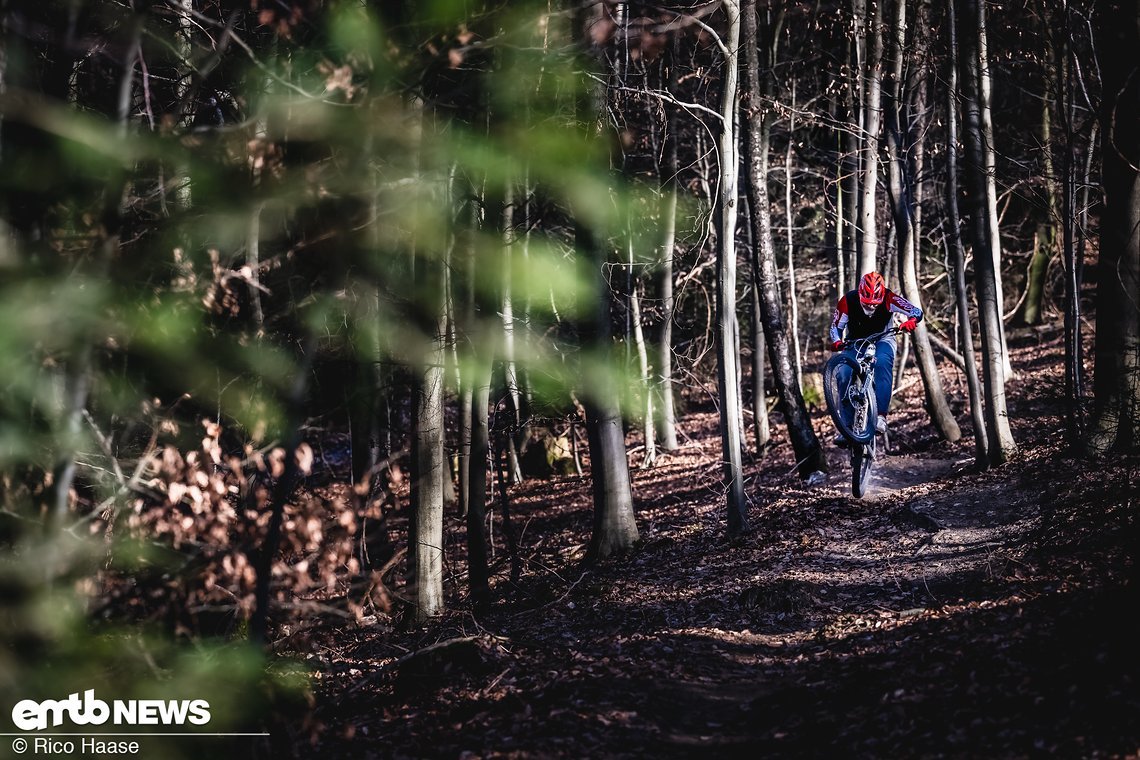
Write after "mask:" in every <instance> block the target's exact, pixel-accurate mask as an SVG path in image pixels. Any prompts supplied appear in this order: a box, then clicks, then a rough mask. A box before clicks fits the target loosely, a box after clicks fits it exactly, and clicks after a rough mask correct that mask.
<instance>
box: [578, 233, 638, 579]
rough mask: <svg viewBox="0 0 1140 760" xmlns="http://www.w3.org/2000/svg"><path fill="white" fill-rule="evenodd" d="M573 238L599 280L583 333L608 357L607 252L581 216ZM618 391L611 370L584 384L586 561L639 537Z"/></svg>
mask: <svg viewBox="0 0 1140 760" xmlns="http://www.w3.org/2000/svg"><path fill="white" fill-rule="evenodd" d="M574 238H575V247H576V249H577V250H578V252H579V255H582V256H583V257H584V258H585V259H586V260H587V261H588V262H590V264H591V269H592V270H593V271H594V273H595V277H596V282H597V294H596V296H595V297H596V298H597V309H596V314H594V315H593V317H592V319H590V321H589V322H587V324H585V325H583V337H584V339H585V340H586V343H587V345H588V346H589V347H590V348H592V349H593V350H594V351H595V352H597V353H598V354H599V355H600V356H599V358H603V357H604V358H605V359H607V360H608V359H609V356H608V354H609V348H610V295H609V294H610V288H609V283H608V282H607V281H606V279H605V276H604V271H605V263H606V262H605V256H604V255H603V253H602V251H601V248H600V246H599V245H598V243H597V241H596V239H595V237H594V235H593V233H592V232H591V231H590V230H589V229H588V228H587V227H586V226H585V225H584V224H583V223H582V222H580V221H579V222H576V223H575V235H574ZM619 395H620V393H619V390H618V389H617V388H616V387H614V385H613V380H612V378H611V375H610V373H608V372H606V371H604V370H603V371H600V372H597V373H594V375H593V376H592V377H588V378H587V379H586V382H585V383H584V385H583V388H582V406H583V407H585V409H586V439H587V441H588V442H589V447H590V479H591V481H592V484H593V495H594V522H593V532H592V534H591V536H590V546H589V548H588V549H587V552H586V562H587V563H588V564H593V563H596V562H600V561H602V560H604V559H606V558H607V557H609V556H611V555H614V554H620V553H623V552H625V551H628V550H629V549H630V548H632V547H633V545H634V544H635V543H636V542H637V540H638V538H639V535H638V532H637V522H636V520H635V519H634V514H633V490H632V488H631V485H630V479H629V462H628V460H627V459H626V450H625V432H624V430H623V428H622V419H621V408H620V406H619V405H618V398H619Z"/></svg>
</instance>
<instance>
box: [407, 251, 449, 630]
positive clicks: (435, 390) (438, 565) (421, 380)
mask: <svg viewBox="0 0 1140 760" xmlns="http://www.w3.org/2000/svg"><path fill="white" fill-rule="evenodd" d="M426 270H430V271H426ZM416 275H417V279H420V278H421V277H422V278H423V279H425V280H426V279H427V278H428V277H431V278H432V279H434V280H437V281H440V286H441V287H440V288H439V290H438V292H440V293H442V279H443V273H442V272H440V271H438V270H437V268H436V267H431V266H428V264H427V262H425V261H423V260H421V261H420V266H419V267H417V272H416ZM421 292H422V293H424V294H427V293H430V292H432V289H431V288H430V287H424V288H422V289H421ZM433 306H435V307H436V310H437V312H438V316H439V322H438V326H437V328H436V329H435V330H434V332H435V335H434V337H433V339H432V343H431V349H430V351H429V352H428V353H427V355H426V356H425V357H424V365H423V366H422V367H420V368H418V370H417V372H418V374H417V378H416V387H415V397H414V398H415V407H414V417H413V420H412V469H411V473H410V474H411V486H412V514H411V519H410V521H409V525H408V529H409V539H408V566H409V569H410V571H411V583H410V584H409V585H410V596H411V600H412V607H413V611H412V618H413V620H415V621H416V622H422V621H424V620H427V619H429V618H432V617H435V616H436V615H438V614H440V613H441V612H443V501H444V488H443V479H444V461H443V348H444V346H443V333H444V330H445V329H446V326H445V325H444V324H443V308H442V306H443V304H442V303H441V302H440V303H437V304H433ZM425 327H427V328H428V329H431V327H430V326H428V325H425Z"/></svg>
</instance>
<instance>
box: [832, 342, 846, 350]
mask: <svg viewBox="0 0 1140 760" xmlns="http://www.w3.org/2000/svg"><path fill="white" fill-rule="evenodd" d="M831 350H832V351H842V350H843V341H841V340H837V341H835V342H834V343H832V344H831Z"/></svg>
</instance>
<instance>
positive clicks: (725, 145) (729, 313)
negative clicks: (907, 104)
mask: <svg viewBox="0 0 1140 760" xmlns="http://www.w3.org/2000/svg"><path fill="white" fill-rule="evenodd" d="M724 9H725V12H726V13H727V14H728V33H727V35H726V37H725V46H726V47H727V52H725V53H724V57H725V67H724V81H723V83H722V87H723V92H722V93H721V108H720V115H721V134H720V144H719V148H720V180H719V183H718V185H719V188H720V191H719V194H718V197H717V215H718V217H719V220H720V224H719V226H718V235H717V252H716V350H717V386H718V391H719V393H720V443H721V456H722V458H723V462H724V487H725V492H726V496H727V508H728V532H729V534H730V535H736V534H739V533H742V532H744V531H746V530H748V502H747V501H746V499H745V496H744V469H743V464H742V462H741V445H742V439H743V434H742V433H743V431H742V430H740V427H739V423H738V420H739V419H740V382H739V380H738V378H739V373H738V372H737V359H738V355H737V351H736V346H737V339H736V333H737V321H736V215H737V208H736V201H737V174H738V165H739V162H738V161H737V154H736V130H735V128H734V126H735V123H736V119H735V115H736V103H737V69H738V65H737V60H738V53H737V50H738V48H739V46H740V6H739V4H738V3H737V2H736V1H735V0H726V2H725V3H724Z"/></svg>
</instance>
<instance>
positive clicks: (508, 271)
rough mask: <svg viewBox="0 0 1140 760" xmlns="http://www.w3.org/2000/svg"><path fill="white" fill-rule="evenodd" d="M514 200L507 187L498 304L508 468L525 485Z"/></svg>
mask: <svg viewBox="0 0 1140 760" xmlns="http://www.w3.org/2000/svg"><path fill="white" fill-rule="evenodd" d="M515 207H516V205H515V196H514V192H513V188H512V186H511V184H510V183H509V182H508V184H507V197H506V202H505V203H504V206H503V262H502V279H501V281H500V287H501V288H502V293H501V296H502V297H501V298H500V300H499V302H500V303H501V304H502V308H501V309H500V314H501V315H502V324H503V335H502V351H503V355H502V362H503V385H504V386H505V390H506V393H507V404H508V405H509V410H508V411H509V413H510V430H509V432H508V434H507V437H506V454H507V465H508V467H509V471H510V472H509V476H510V482H511V483H521V482H522V468H521V467H520V465H519V450H518V446H517V445H516V443H515V442H516V440H517V436H518V431H519V430H520V429H521V428H522V422H523V419H522V391H521V390H520V388H519V372H518V365H517V364H516V363H515V312H514V303H513V298H512V295H511V293H512V288H511V286H512V280H513V278H514V274H513V272H512V267H513V266H514V262H513V261H512V259H513V257H514V247H515V242H516V240H515V238H516V235H515V229H514V228H515Z"/></svg>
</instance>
